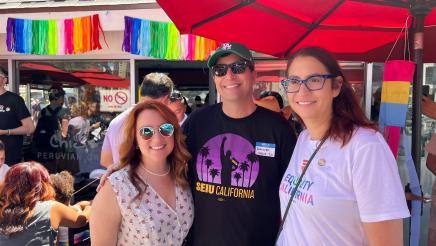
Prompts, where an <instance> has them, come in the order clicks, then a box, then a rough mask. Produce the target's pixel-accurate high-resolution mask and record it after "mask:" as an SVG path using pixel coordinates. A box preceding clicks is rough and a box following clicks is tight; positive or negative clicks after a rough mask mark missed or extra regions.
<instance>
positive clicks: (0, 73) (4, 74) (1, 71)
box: [0, 67, 8, 78]
mask: <svg viewBox="0 0 436 246" xmlns="http://www.w3.org/2000/svg"><path fill="white" fill-rule="evenodd" d="M0 77H5V78H7V77H8V73H7V72H6V70H4V69H3V68H2V67H0Z"/></svg>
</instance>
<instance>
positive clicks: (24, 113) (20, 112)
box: [14, 96, 30, 121]
mask: <svg viewBox="0 0 436 246" xmlns="http://www.w3.org/2000/svg"><path fill="white" fill-rule="evenodd" d="M14 112H15V115H16V117H17V120H19V121H21V120H23V119H25V118H27V117H30V112H29V110H28V109H27V107H26V104H25V103H24V100H23V98H21V97H20V96H18V97H17V104H16V105H15V111H14Z"/></svg>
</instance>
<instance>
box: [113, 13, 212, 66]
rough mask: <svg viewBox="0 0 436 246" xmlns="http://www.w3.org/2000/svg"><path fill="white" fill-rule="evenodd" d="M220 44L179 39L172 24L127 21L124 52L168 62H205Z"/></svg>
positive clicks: (205, 39)
mask: <svg viewBox="0 0 436 246" xmlns="http://www.w3.org/2000/svg"><path fill="white" fill-rule="evenodd" d="M217 47H218V44H217V42H216V41H214V40H210V39H207V38H203V37H199V36H194V35H190V34H187V35H180V32H179V30H178V29H177V28H176V26H175V25H174V24H173V23H166V22H158V21H150V20H143V19H137V18H133V17H130V16H125V17H124V39H123V46H122V50H123V51H126V52H129V53H131V54H135V55H143V56H150V57H154V58H159V59H167V60H200V61H203V60H206V59H207V58H208V56H209V54H210V53H211V52H213V51H214V50H216V49H217Z"/></svg>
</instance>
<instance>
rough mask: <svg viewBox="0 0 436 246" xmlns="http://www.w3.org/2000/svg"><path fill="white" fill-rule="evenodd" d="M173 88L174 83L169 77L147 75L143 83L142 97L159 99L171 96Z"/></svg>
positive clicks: (153, 74) (157, 74) (160, 74)
mask: <svg viewBox="0 0 436 246" xmlns="http://www.w3.org/2000/svg"><path fill="white" fill-rule="evenodd" d="M173 87H174V83H173V81H172V80H171V78H170V77H168V75H166V74H164V73H149V74H147V75H145V77H144V80H143V81H142V83H141V87H140V95H141V96H143V97H151V98H153V99H158V98H160V97H163V96H167V95H169V94H170V93H171V91H172V90H173Z"/></svg>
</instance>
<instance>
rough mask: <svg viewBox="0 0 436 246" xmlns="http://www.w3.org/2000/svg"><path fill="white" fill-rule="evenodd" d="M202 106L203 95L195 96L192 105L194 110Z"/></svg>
mask: <svg viewBox="0 0 436 246" xmlns="http://www.w3.org/2000/svg"><path fill="white" fill-rule="evenodd" d="M201 107H203V103H202V101H201V97H200V96H195V98H194V103H193V104H192V106H191V108H192V112H194V111H196V110H197V109H199V108H201Z"/></svg>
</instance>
